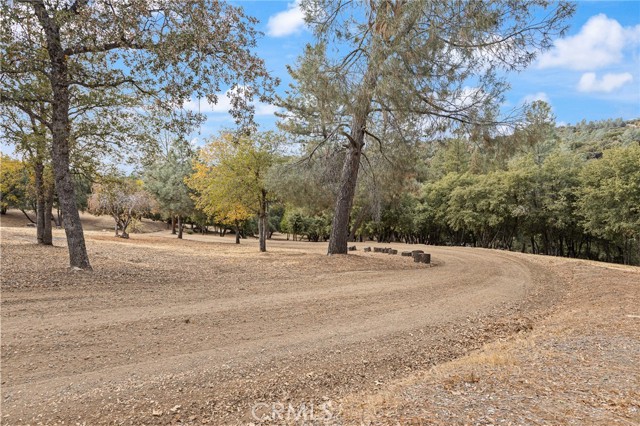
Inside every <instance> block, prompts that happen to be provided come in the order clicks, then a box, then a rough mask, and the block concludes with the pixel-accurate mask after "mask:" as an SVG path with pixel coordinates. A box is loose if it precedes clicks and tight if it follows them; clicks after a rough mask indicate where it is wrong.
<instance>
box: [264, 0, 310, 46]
mask: <svg viewBox="0 0 640 426" xmlns="http://www.w3.org/2000/svg"><path fill="white" fill-rule="evenodd" d="M303 27H304V12H303V11H302V9H300V0H296V1H295V2H293V3H290V4H289V5H288V6H287V10H285V11H283V12H279V13H276V14H275V15H273V16H270V17H269V21H268V22H267V34H269V35H270V36H271V37H284V36H288V35H291V34H294V33H297V32H299V31H300V30H301V29H302V28H303Z"/></svg>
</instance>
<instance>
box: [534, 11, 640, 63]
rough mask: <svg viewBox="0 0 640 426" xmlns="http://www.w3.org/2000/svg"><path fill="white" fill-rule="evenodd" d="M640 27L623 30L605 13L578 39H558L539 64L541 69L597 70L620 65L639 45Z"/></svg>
mask: <svg viewBox="0 0 640 426" xmlns="http://www.w3.org/2000/svg"><path fill="white" fill-rule="evenodd" d="M639 41H640V25H636V26H634V27H623V26H622V25H620V23H619V22H618V21H616V20H615V19H609V18H607V16H606V15H604V14H599V15H595V16H592V17H591V18H589V20H588V21H587V22H586V23H585V24H584V25H583V26H582V28H581V29H580V32H579V33H578V34H576V35H574V36H571V37H567V38H564V39H558V40H556V42H555V43H554V47H553V48H552V49H551V50H550V51H549V52H546V53H544V54H543V55H542V56H541V57H540V60H539V61H538V67H539V68H551V67H562V68H569V69H574V70H593V69H597V68H602V67H605V66H607V65H611V64H616V63H619V62H620V61H621V60H622V59H623V50H624V49H625V48H627V47H630V46H633V45H635V44H638V42H639Z"/></svg>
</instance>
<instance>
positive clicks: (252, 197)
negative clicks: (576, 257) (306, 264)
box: [186, 132, 281, 251]
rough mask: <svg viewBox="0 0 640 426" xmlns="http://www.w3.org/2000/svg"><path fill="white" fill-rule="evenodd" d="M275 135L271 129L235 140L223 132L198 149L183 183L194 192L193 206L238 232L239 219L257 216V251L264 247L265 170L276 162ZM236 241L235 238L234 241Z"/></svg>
mask: <svg viewBox="0 0 640 426" xmlns="http://www.w3.org/2000/svg"><path fill="white" fill-rule="evenodd" d="M280 142H281V141H280V139H279V136H278V135H276V134H274V133H272V132H265V133H258V134H255V135H253V136H251V137H240V138H239V139H235V138H234V137H233V136H232V135H231V134H229V133H226V134H223V135H221V137H219V138H218V139H214V140H212V141H211V142H210V143H209V144H207V146H206V147H204V148H203V149H202V150H201V151H200V155H199V158H198V161H197V162H196V164H195V166H194V170H195V172H194V174H193V175H192V176H191V177H189V178H187V180H186V182H187V185H188V186H189V187H190V188H192V189H193V190H194V191H196V194H197V195H196V196H195V201H196V207H198V208H200V209H202V210H204V211H205V212H208V213H209V214H211V215H213V216H216V217H218V218H219V219H221V220H225V221H227V222H228V221H230V220H231V221H232V222H233V223H234V224H235V226H236V236H237V235H238V230H239V222H240V221H241V220H240V218H243V217H244V219H247V218H248V217H246V216H245V214H246V213H249V212H252V213H254V214H256V215H257V216H258V235H259V241H260V251H266V250H267V242H266V241H267V234H268V232H269V226H268V223H269V219H268V214H269V203H270V202H271V201H272V194H271V192H270V191H269V189H268V188H267V184H266V181H267V173H268V171H269V169H270V168H271V167H272V166H273V165H274V164H276V163H277V162H279V161H280V160H279V158H280V157H279V155H278V148H279V145H280ZM236 242H239V240H236Z"/></svg>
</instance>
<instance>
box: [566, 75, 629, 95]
mask: <svg viewBox="0 0 640 426" xmlns="http://www.w3.org/2000/svg"><path fill="white" fill-rule="evenodd" d="M632 81H633V76H632V75H631V73H628V72H624V73H620V74H611V73H610V74H605V75H603V76H602V79H600V80H598V76H597V75H596V73H594V72H587V73H584V74H582V77H580V82H579V83H578V90H579V91H581V92H605V93H609V92H612V91H614V90H616V89H619V88H620V87H622V86H624V85H625V84H627V83H630V82H632Z"/></svg>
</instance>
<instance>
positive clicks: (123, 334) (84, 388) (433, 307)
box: [2, 240, 549, 424]
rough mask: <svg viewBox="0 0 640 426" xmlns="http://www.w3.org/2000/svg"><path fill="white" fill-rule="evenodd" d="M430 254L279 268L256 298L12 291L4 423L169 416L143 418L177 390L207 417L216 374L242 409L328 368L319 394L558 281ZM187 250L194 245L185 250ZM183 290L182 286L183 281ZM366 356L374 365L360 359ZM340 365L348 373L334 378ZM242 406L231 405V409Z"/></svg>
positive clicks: (259, 283)
mask: <svg viewBox="0 0 640 426" xmlns="http://www.w3.org/2000/svg"><path fill="white" fill-rule="evenodd" d="M132 241H134V240H132ZM273 245H276V244H273ZM276 246H277V245H276ZM296 247H297V249H298V250H300V248H299V247H305V246H304V244H299V245H297V246H296ZM399 247H403V246H399ZM313 249H314V250H316V249H317V245H314V246H313ZM282 250H283V252H284V254H283V256H286V248H283V249H282ZM429 250H430V252H431V253H432V254H433V256H434V259H436V260H437V262H438V264H439V266H437V267H434V268H428V269H424V268H419V269H416V266H415V265H413V264H412V262H411V261H410V260H407V259H402V258H400V257H393V258H392V257H391V256H389V258H388V259H385V261H386V262H396V263H395V264H396V265H397V266H395V268H396V269H392V270H383V271H379V270H370V271H366V270H365V271H358V272H344V271H331V270H325V271H323V272H321V273H320V274H318V273H313V272H312V271H311V272H310V273H307V274H302V275H299V276H297V277H295V278H291V279H290V281H289V283H290V284H291V285H290V286H286V285H283V283H282V280H270V278H269V276H268V273H267V274H265V275H264V276H262V277H260V278H259V279H256V280H255V281H254V282H248V283H245V284H243V285H245V286H246V289H245V290H244V292H245V294H246V295H243V296H236V297H219V298H216V297H215V296H212V293H211V292H207V293H206V297H204V298H197V296H194V295H196V294H197V292H195V291H189V292H185V293H184V294H182V295H178V296H177V297H176V298H175V299H171V300H165V301H163V302H161V303H156V301H157V299H155V298H154V299H150V300H149V301H148V302H145V300H144V299H142V300H141V299H140V298H141V297H143V296H144V294H143V293H141V292H140V291H131V292H129V293H127V292H126V291H125V292H122V289H121V288H120V292H119V294H118V295H117V297H118V300H119V301H120V304H121V306H120V307H118V306H117V305H113V304H110V303H106V304H104V303H103V302H101V301H102V300H103V299H102V298H100V299H98V300H96V301H94V302H93V303H92V302H91V300H90V298H88V299H87V305H86V306H84V307H83V308H82V309H77V308H76V309H69V310H64V309H61V307H68V305H66V302H64V300H62V299H66V298H69V297H72V295H73V290H65V291H62V292H60V294H59V297H60V298H61V300H57V298H56V293H55V292H53V291H51V290H48V289H37V290H33V289H32V290H30V291H25V292H21V291H12V292H9V293H8V294H7V297H6V298H5V295H4V294H3V301H2V303H3V313H2V316H3V318H2V319H3V322H2V358H3V386H2V388H3V390H2V394H3V402H4V404H3V406H4V409H3V414H4V415H6V414H8V415H9V417H7V418H5V420H6V421H7V422H8V423H7V424H11V419H13V421H15V419H17V418H22V419H23V420H25V419H33V418H35V417H36V416H37V415H38V414H42V415H44V416H45V418H47V416H53V417H51V418H56V419H72V418H74V419H77V418H78V416H79V417H80V418H85V417H86V418H93V419H94V420H95V419H96V418H95V417H92V416H95V415H98V414H100V415H105V414H104V413H105V410H106V412H108V413H109V414H108V417H107V418H109V419H111V420H113V419H115V418H125V417H127V416H129V415H131V416H133V417H131V418H136V419H141V418H144V419H146V420H145V422H147V421H148V422H153V421H156V420H157V421H159V422H160V423H162V420H163V419H157V418H153V417H151V418H147V417H145V416H148V415H149V409H150V408H149V407H151V406H152V405H153V404H158V401H163V400H165V401H172V400H175V399H176V398H175V395H178V394H179V391H177V390H176V389H178V388H182V389H189V391H190V392H191V396H190V399H189V400H190V401H191V403H192V404H195V405H193V407H194V408H193V410H195V411H194V412H197V413H198V414H197V415H199V416H202V410H205V408H204V407H206V410H210V407H209V405H210V404H209V399H208V398H207V396H206V395H207V391H197V389H202V388H203V386H204V385H205V384H206V383H211V382H215V383H216V389H217V391H216V392H215V394H216V398H217V399H218V400H219V401H218V403H217V404H218V405H224V404H227V406H233V405H234V404H235V405H236V406H239V405H238V404H240V405H242V406H243V407H244V406H246V403H247V402H248V401H249V400H250V398H256V397H258V396H259V395H263V396H267V395H272V394H274V392H276V391H275V390H274V389H276V388H278V387H280V388H284V389H289V391H290V392H293V393H294V394H299V395H305V394H308V395H315V392H316V391H313V386H311V391H310V390H309V386H308V384H312V383H313V382H314V380H312V379H310V378H309V377H306V376H305V374H308V371H307V370H310V369H311V370H316V371H323V372H324V373H323V376H322V378H320V379H317V380H318V381H319V382H320V384H318V385H317V386H316V387H317V392H320V389H323V390H322V392H327V391H330V390H335V392H342V391H346V390H348V389H349V387H352V388H353V387H354V386H355V387H357V386H365V383H368V382H370V380H369V378H370V375H371V374H372V371H376V374H378V375H381V376H384V375H385V374H394V375H396V374H400V373H401V370H402V368H406V366H407V365H410V361H411V359H412V357H413V359H415V360H418V359H421V360H423V361H424V362H431V361H430V360H431V359H432V358H433V357H432V356H431V355H430V354H429V350H430V348H434V349H433V351H434V353H436V352H437V351H436V349H435V347H436V346H437V345H438V344H439V342H440V341H447V339H453V338H455V336H452V335H451V333H449V332H447V333H449V334H442V333H444V332H441V330H440V329H442V330H449V329H452V330H453V328H455V327H458V326H459V325H460V324H465V322H468V321H469V318H470V317H473V318H479V317H483V316H490V315H497V314H500V313H505V312H507V311H509V310H510V309H511V310H513V309H515V308H514V307H515V306H517V305H518V306H519V304H521V303H522V302H523V301H524V300H525V299H526V297H527V294H528V291H529V290H530V289H531V288H532V286H534V285H535V284H536V282H538V281H540V280H548V279H549V276H548V274H547V273H546V272H545V271H542V270H540V269H538V268H536V267H535V266H534V265H533V264H530V263H528V262H526V261H525V260H523V259H521V258H518V257H517V256H514V255H511V254H509V253H501V252H493V251H486V250H473V249H468V248H435V247H433V248H431V247H430V248H429ZM175 256H176V257H178V258H179V257H180V256H194V254H193V252H192V250H189V253H188V254H187V253H183V254H181V253H180V251H179V250H178V251H177V252H176V253H175ZM251 256H256V255H251ZM358 256H361V257H363V258H374V257H376V256H378V257H380V256H382V255H364V254H361V255H358ZM365 260H366V259H365ZM134 267H135V266H134ZM184 283H185V286H191V287H193V286H195V287H194V288H198V286H202V288H205V286H206V285H207V277H206V276H194V275H193V274H192V275H187V276H185V281H184ZM194 283H195V284H194ZM296 283H297V284H296ZM173 286H174V287H177V288H178V289H179V288H180V283H174V284H173ZM287 287H288V288H289V290H288V291H287V290H286V288H287ZM269 288H273V289H274V292H273V294H269V293H268V290H269ZM283 289H284V290H283ZM85 291H87V290H86V289H80V290H78V297H86V294H82V292H85ZM102 291H107V292H108V290H104V289H102ZM178 293H179V292H178ZM172 294H173V293H172ZM114 296H115V295H114ZM23 299H24V302H23V303H21V300H23ZM518 309H520V308H518ZM7 310H8V312H6V311H7ZM525 310H526V307H525ZM29 312H38V314H29ZM187 320H188V322H187ZM336 354H338V355H336ZM403 357H404V358H406V359H403ZM361 359H370V360H371V361H370V363H369V364H364V366H362V365H360V360H361ZM423 361H420V362H423ZM416 362H417V361H416ZM354 365H358V366H359V367H358V368H355V367H354ZM278 366H279V367H278ZM283 366H284V367H283ZM285 367H286V368H285ZM354 368H355V369H354ZM274 369H276V370H275V371H274ZM383 370H384V371H383ZM283 371H286V374H285V373H283ZM337 371H342V372H343V373H342V374H343V376H341V377H339V378H338V377H335V376H336V372H337ZM248 372H250V373H248ZM305 372H306V373H305ZM283 374H285V376H283ZM168 377H173V378H179V379H167V378H168ZM247 377H250V378H247ZM332 381H333V382H332ZM158 383H162V384H163V385H162V386H161V387H160V388H158ZM205 387H206V386H205ZM341 389H342V390H341ZM172 392H173V393H172ZM203 392H204V393H203ZM209 393H211V392H209ZM276 393H277V392H276ZM116 394H117V395H118V396H117V398H118V399H119V400H123V401H124V400H127V401H132V403H131V404H132V405H133V406H136V407H137V408H135V409H133V412H132V413H133V414H132V413H129V411H127V410H129V409H130V406H131V404H130V405H128V406H127V407H129V408H128V409H127V410H124V407H119V406H117V405H116V406H114V405H113V404H112V402H113V401H111V397H112V396H113V395H116ZM151 401H154V402H151ZM221 401H226V402H224V403H223V402H221ZM234 401H235V402H234ZM79 402H81V403H82V404H81V405H78V403H79ZM167 403H169V402H167ZM54 407H55V409H54ZM218 409H220V410H222V411H224V409H221V408H216V410H218ZM123 410H124V411H123ZM136 410H137V411H136ZM125 411H126V413H125ZM230 412H233V409H226V414H225V416H226V415H231V414H229V413H230ZM43 413H45V414H43ZM127 413H128V414H127ZM212 413H217V414H210V415H211V416H212V418H214V419H215V418H222V417H219V416H222V414H221V413H218V412H217V411H215V410H214V411H212ZM194 415H195V414H194ZM244 415H245V417H246V413H245V414H244ZM136 416H140V417H136ZM241 417H242V416H241ZM99 418H101V417H99ZM107 418H104V420H106V419H107ZM224 418H227V417H224ZM229 419H232V420H233V419H235V420H238V417H233V416H232V417H229ZM166 420H167V419H166V418H164V421H166ZM99 423H102V421H101V422H99ZM92 424H93V422H92Z"/></svg>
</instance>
